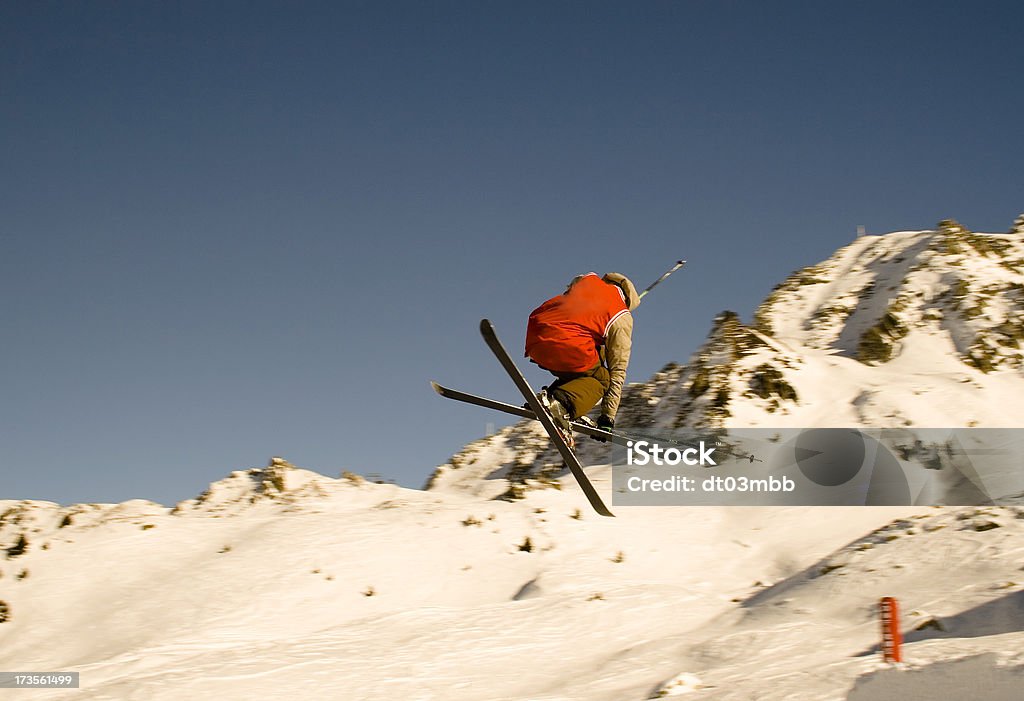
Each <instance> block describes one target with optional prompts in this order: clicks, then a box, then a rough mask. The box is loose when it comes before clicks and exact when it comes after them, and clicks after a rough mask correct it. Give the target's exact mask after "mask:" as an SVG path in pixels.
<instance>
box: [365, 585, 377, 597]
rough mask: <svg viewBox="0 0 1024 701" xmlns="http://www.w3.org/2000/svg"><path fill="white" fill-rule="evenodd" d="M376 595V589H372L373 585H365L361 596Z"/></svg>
mask: <svg viewBox="0 0 1024 701" xmlns="http://www.w3.org/2000/svg"><path fill="white" fill-rule="evenodd" d="M376 595H377V590H376V589H374V588H373V587H366V589H364V590H363V596H376Z"/></svg>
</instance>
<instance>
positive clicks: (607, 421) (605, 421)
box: [594, 414, 615, 443]
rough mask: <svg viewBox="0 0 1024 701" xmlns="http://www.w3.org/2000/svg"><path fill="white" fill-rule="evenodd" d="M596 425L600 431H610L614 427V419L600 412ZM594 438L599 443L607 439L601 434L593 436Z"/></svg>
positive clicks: (605, 441)
mask: <svg viewBox="0 0 1024 701" xmlns="http://www.w3.org/2000/svg"><path fill="white" fill-rule="evenodd" d="M597 427H598V428H599V429H601V430H602V431H611V430H612V429H613V428H615V419H613V418H611V417H610V416H605V415H604V414H601V415H600V416H599V417H597ZM594 440H595V441H598V442H600V443H607V442H608V439H607V438H605V437H603V436H594Z"/></svg>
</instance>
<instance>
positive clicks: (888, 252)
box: [428, 220, 1024, 496]
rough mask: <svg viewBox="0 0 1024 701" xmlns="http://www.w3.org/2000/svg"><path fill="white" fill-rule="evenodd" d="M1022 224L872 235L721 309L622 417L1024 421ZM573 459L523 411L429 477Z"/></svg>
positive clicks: (544, 471)
mask: <svg viewBox="0 0 1024 701" xmlns="http://www.w3.org/2000/svg"><path fill="white" fill-rule="evenodd" d="M1020 229H1021V224H1020V223H1019V222H1018V224H1017V225H1016V228H1015V229H1014V230H1013V231H1011V232H1010V233H1007V234H977V233H972V232H970V231H968V230H966V229H965V228H964V227H963V226H961V225H960V224H957V223H956V222H954V221H949V220H947V221H943V222H941V223H940V225H939V227H938V228H937V229H936V230H934V231H907V232H895V233H891V234H886V235H884V236H863V237H860V238H858V239H856V240H855V241H853V242H852V243H851V244H850V245H848V246H846V247H844V248H842V249H840V250H839V251H837V252H836V253H835V254H834V255H833V256H832V257H830V258H829V259H828V260H826V261H824V262H822V263H820V264H818V265H814V266H811V267H809V268H804V269H802V270H798V271H796V272H794V273H793V274H792V275H790V276H789V277H788V278H787V279H786V280H785V281H784V282H782V283H781V284H780V285H778V286H777V287H776V288H775V289H774V290H773V291H772V292H771V294H769V295H768V297H767V298H766V299H765V300H764V302H762V304H761V305H760V306H759V307H758V308H757V311H756V312H755V314H754V318H753V320H752V321H751V323H750V324H744V323H743V322H742V321H741V320H740V319H739V317H738V316H737V315H736V314H735V313H733V312H729V311H726V312H723V313H721V314H720V315H719V316H718V317H717V318H716V319H715V320H714V322H713V325H712V328H711V332H710V334H709V336H708V340H707V342H706V343H705V344H704V345H703V346H702V347H701V348H700V349H699V350H698V351H697V352H696V353H695V354H693V356H692V357H691V358H690V359H689V361H688V362H687V363H685V364H677V363H669V364H668V365H666V366H665V367H664V368H662V370H661V371H660V372H658V373H656V374H655V375H654V376H653V377H652V378H650V379H649V380H647V381H646V382H643V383H638V384H632V385H629V386H628V387H627V390H626V391H625V393H624V396H623V402H622V406H621V408H620V411H619V417H618V420H617V425H618V426H620V427H627V428H647V429H660V430H665V429H677V428H700V427H715V426H735V427H765V428H786V427H821V426H849V427H870V428H898V427H910V426H915V427H974V426H985V427H1016V426H1022V425H1024V348H1022V342H1024V230H1020ZM638 323H642V322H638ZM583 445H584V447H583V450H582V457H583V459H584V461H585V462H586V461H589V462H592V463H601V462H606V461H607V460H608V455H609V449H608V448H606V447H603V446H600V445H597V444H593V443H592V442H589V441H586V442H584V444H583ZM484 456H486V458H485V457H484ZM559 465H560V461H559V459H558V457H557V455H556V453H555V452H554V450H552V449H550V448H549V447H548V444H547V440H546V438H545V436H544V433H543V431H542V430H541V429H540V427H539V426H538V425H537V424H536V423H535V422H520V423H518V424H516V425H514V426H510V427H508V428H505V429H504V430H502V431H500V432H498V433H497V434H495V435H494V436H491V437H488V438H485V439H482V440H480V441H477V442H475V443H472V444H470V445H469V446H467V447H466V448H465V449H464V450H463V451H461V452H460V453H458V454H456V455H455V456H453V457H452V459H451V460H450V461H449V462H448V463H447V464H445V465H442V466H441V467H439V468H438V470H437V471H436V472H435V473H434V475H433V476H432V477H431V479H430V481H429V482H428V488H430V489H460V490H465V491H470V492H473V493H477V494H480V495H487V496H494V495H495V494H497V493H502V492H505V491H508V492H509V494H510V496H514V495H516V494H519V493H521V492H522V491H523V489H526V488H530V487H543V486H544V485H545V484H548V483H550V481H551V477H552V475H554V474H557V473H558V467H559Z"/></svg>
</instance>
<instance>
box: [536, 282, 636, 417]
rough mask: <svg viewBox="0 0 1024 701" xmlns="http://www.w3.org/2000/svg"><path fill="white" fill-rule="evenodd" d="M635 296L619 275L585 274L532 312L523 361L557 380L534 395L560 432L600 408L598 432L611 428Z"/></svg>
mask: <svg viewBox="0 0 1024 701" xmlns="http://www.w3.org/2000/svg"><path fill="white" fill-rule="evenodd" d="M639 304H640V295H638V294H637V291H636V288H635V287H634V286H633V283H632V282H630V280H629V278H627V277H626V276H625V275H622V274H620V273H607V274H606V275H605V276H604V277H599V276H598V275H597V273H587V274H585V275H579V276H577V277H575V278H573V280H572V282H570V283H569V287H568V288H567V289H566V290H565V292H564V293H563V294H561V295H559V296H557V297H552V298H551V299H549V300H548V301H546V302H544V304H542V305H540V306H539V307H537V308H536V309H534V310H533V312H531V314H530V320H529V323H528V324H527V329H526V357H528V358H529V359H530V360H531V361H532V362H534V363H536V364H537V365H539V366H540V367H542V368H544V369H545V370H547V371H548V372H550V373H552V374H553V375H554V376H555V377H556V378H557V379H556V381H555V382H554V383H552V384H551V386H550V387H547V388H546V389H545V390H542V391H541V392H540V394H539V395H538V396H539V397H540V400H541V403H542V404H543V405H544V407H545V408H546V409H548V412H549V413H550V414H551V416H552V418H553V419H554V420H555V423H556V424H557V425H558V427H559V428H560V429H562V431H563V432H565V433H569V434H570V437H571V433H570V431H569V424H570V422H572V421H575V420H576V419H578V418H580V417H582V416H584V415H586V413H587V412H588V411H590V410H591V409H592V408H593V407H594V406H596V405H597V403H598V402H601V415H600V417H599V418H598V420H597V426H598V428H602V429H606V430H610V429H612V428H614V426H615V414H616V412H617V411H618V408H619V400H620V399H621V397H622V385H623V384H624V383H625V381H626V367H627V366H628V365H629V355H630V351H631V349H632V337H633V315H632V314H630V312H631V311H633V310H634V309H636V308H637V306H639Z"/></svg>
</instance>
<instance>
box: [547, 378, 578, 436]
mask: <svg viewBox="0 0 1024 701" xmlns="http://www.w3.org/2000/svg"><path fill="white" fill-rule="evenodd" d="M537 399H539V400H540V405H541V406H542V407H544V410H545V411H547V412H548V415H549V416H550V417H551V420H552V421H553V422H554V424H555V428H557V429H558V432H559V434H561V436H562V438H563V439H564V440H565V442H566V443H567V444H568V445H569V447H570V448H571V449H573V450H575V449H576V439H575V438H574V437H573V434H572V415H571V414H570V413H569V410H568V409H566V408H565V407H564V406H562V403H561V402H560V401H558V400H557V399H555V398H554V397H552V396H551V395H550V394H548V388H547V387H545V388H543V389H542V390H541V391H540V392H538V393H537Z"/></svg>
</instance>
